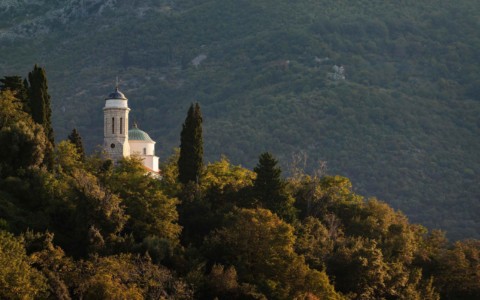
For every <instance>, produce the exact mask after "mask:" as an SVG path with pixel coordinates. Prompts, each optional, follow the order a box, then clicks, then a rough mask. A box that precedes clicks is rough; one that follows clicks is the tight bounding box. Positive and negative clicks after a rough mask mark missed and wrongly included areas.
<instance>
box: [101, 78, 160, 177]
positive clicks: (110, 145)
mask: <svg viewBox="0 0 480 300" xmlns="http://www.w3.org/2000/svg"><path fill="white" fill-rule="evenodd" d="M129 112H130V108H129V107H128V99H127V98H126V97H125V95H124V94H123V93H122V92H120V91H119V90H118V84H117V86H116V87H115V91H114V92H112V93H110V95H108V97H107V98H105V107H104V108H103V116H104V123H103V148H104V150H105V152H106V154H107V155H108V156H109V157H110V158H111V159H112V160H113V161H118V160H120V159H122V158H124V157H129V156H131V155H136V156H138V157H140V158H141V159H142V161H143V166H144V167H145V169H147V170H148V171H149V172H151V173H154V174H158V173H159V169H158V156H155V141H153V140H152V139H151V138H150V136H149V135H148V134H147V133H146V132H145V131H142V130H140V129H139V128H138V126H137V124H134V125H133V128H132V129H129V125H128V114H129Z"/></svg>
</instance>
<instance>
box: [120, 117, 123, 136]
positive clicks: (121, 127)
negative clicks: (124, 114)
mask: <svg viewBox="0 0 480 300" xmlns="http://www.w3.org/2000/svg"><path fill="white" fill-rule="evenodd" d="M122 133H123V118H120V134H122Z"/></svg>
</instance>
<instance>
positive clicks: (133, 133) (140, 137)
mask: <svg viewBox="0 0 480 300" xmlns="http://www.w3.org/2000/svg"><path fill="white" fill-rule="evenodd" d="M128 139H129V140H132V141H145V142H153V140H152V139H151V138H150V136H149V135H148V133H146V132H145V131H142V130H140V129H138V127H137V124H134V125H133V128H132V129H130V130H129V131H128Z"/></svg>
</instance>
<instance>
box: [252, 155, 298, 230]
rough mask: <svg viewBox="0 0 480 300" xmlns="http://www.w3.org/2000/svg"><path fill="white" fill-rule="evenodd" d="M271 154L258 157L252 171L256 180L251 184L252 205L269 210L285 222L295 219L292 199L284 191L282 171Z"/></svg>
mask: <svg viewBox="0 0 480 300" xmlns="http://www.w3.org/2000/svg"><path fill="white" fill-rule="evenodd" d="M277 164H278V161H277V160H276V159H275V158H274V157H273V155H272V154H270V153H268V152H265V153H262V154H261V155H260V157H259V161H258V164H257V166H256V167H255V168H254V169H253V170H254V171H255V173H257V178H256V179H255V181H254V184H253V198H254V203H255V202H256V204H257V205H260V206H262V207H264V208H267V209H269V210H271V211H272V212H274V213H276V214H278V215H279V216H280V217H282V218H283V219H285V220H287V221H293V220H295V219H296V217H295V215H296V210H295V208H294V207H293V203H294V199H293V197H292V196H291V195H289V194H288V193H287V191H286V184H285V181H284V180H282V178H281V174H282V170H281V169H280V168H279V167H278V166H277Z"/></svg>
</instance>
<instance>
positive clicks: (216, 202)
mask: <svg viewBox="0 0 480 300" xmlns="http://www.w3.org/2000/svg"><path fill="white" fill-rule="evenodd" d="M0 82H1V83H2V86H1V90H2V91H0V144H1V145H2V147H1V148H0V298H1V299H225V300H226V299H252V300H253V299H259V300H260V299H262V300H265V299H280V300H283V299H284V300H287V299H288V300H289V299H298V300H300V299H309V300H316V299H333V300H335V299H339V300H340V299H409V300H410V299H411V300H438V299H458V300H460V299H461V300H466V299H467V300H468V299H472V300H473V299H478V298H479V297H480V274H479V273H478V269H479V267H480V261H479V257H480V243H479V241H478V240H473V239H471V240H464V241H457V242H454V243H451V242H448V240H447V239H446V237H445V234H444V233H443V232H441V231H439V230H427V229H426V228H425V227H423V226H421V225H418V224H412V223H410V222H409V221H408V219H407V218H406V217H405V215H404V214H403V213H401V212H400V211H396V210H394V209H392V208H391V207H390V206H388V205H387V204H386V203H384V202H381V201H379V200H377V199H375V198H369V199H366V198H364V197H362V196H361V195H359V194H358V193H355V192H354V191H353V188H352V184H351V182H350V181H349V179H348V178H345V177H342V176H323V175H319V174H311V175H308V174H307V173H305V172H304V171H303V170H302V169H301V168H296V169H295V170H296V171H295V172H293V175H292V176H290V177H288V178H285V177H284V176H283V175H282V169H281V168H280V167H279V164H278V161H277V160H276V159H275V157H274V156H273V155H272V154H270V153H268V152H264V153H261V154H259V158H258V162H257V163H256V166H255V168H254V169H253V171H252V170H249V169H246V168H243V167H240V166H236V165H234V164H232V163H231V162H230V161H229V160H228V159H227V158H226V157H223V158H222V159H220V160H217V161H215V162H212V163H208V164H204V163H203V156H202V154H203V151H202V149H203V138H202V132H203V126H202V124H203V123H202V119H203V117H202V113H201V110H200V106H199V105H198V104H196V105H195V106H194V105H193V104H192V106H191V109H190V110H189V112H188V116H187V118H186V119H185V122H184V126H182V134H181V139H180V141H181V145H180V147H181V149H180V151H178V152H176V153H175V154H174V155H172V156H171V157H169V158H168V159H167V160H166V161H165V163H164V164H162V166H161V169H162V178H158V176H152V174H151V173H150V172H149V171H147V169H145V168H144V166H143V165H142V162H141V160H140V159H139V158H138V157H135V156H133V157H130V158H126V159H121V160H120V161H116V162H113V161H112V160H110V159H109V158H108V157H105V154H102V153H100V152H97V153H94V154H93V155H87V156H85V155H83V153H84V151H83V144H82V138H81V136H80V135H79V134H78V132H77V131H73V132H72V133H71V134H70V135H69V138H68V140H62V141H59V140H57V141H56V143H53V142H52V141H51V140H50V139H49V134H48V133H49V132H51V126H50V118H51V115H50V114H49V111H50V108H49V104H48V103H49V96H48V88H47V84H46V82H47V81H46V77H45V72H44V69H42V68H39V67H38V66H35V68H34V69H33V71H31V72H30V73H29V76H28V79H26V80H25V81H22V78H21V77H8V78H2V80H1V81H0ZM37 116H42V117H41V118H37ZM206 120H208V119H205V121H206ZM192 144H193V145H195V146H193V147H191V145H192ZM46 149H50V150H48V151H45V150H46Z"/></svg>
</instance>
